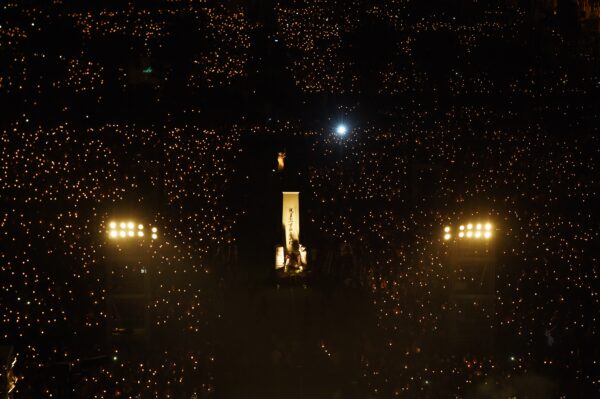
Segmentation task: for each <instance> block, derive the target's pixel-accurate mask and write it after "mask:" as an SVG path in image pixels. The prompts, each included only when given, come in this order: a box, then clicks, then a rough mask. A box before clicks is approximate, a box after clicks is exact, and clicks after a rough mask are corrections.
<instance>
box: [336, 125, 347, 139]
mask: <svg viewBox="0 0 600 399" xmlns="http://www.w3.org/2000/svg"><path fill="white" fill-rule="evenodd" d="M335 132H336V133H337V134H339V135H340V136H343V135H345V134H346V133H347V132H348V128H347V127H346V125H344V124H343V123H340V124H339V125H337V127H336V128H335Z"/></svg>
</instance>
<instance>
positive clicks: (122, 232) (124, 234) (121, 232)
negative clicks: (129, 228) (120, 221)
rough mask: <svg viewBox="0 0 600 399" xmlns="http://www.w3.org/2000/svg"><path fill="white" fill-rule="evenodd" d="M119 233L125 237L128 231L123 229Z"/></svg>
mask: <svg viewBox="0 0 600 399" xmlns="http://www.w3.org/2000/svg"><path fill="white" fill-rule="evenodd" d="M119 235H120V236H121V237H125V236H126V235H127V233H125V231H123V230H121V231H120V232H119Z"/></svg>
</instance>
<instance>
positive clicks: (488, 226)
mask: <svg viewBox="0 0 600 399" xmlns="http://www.w3.org/2000/svg"><path fill="white" fill-rule="evenodd" d="M485 229H486V230H487V231H490V230H491V229H492V224H491V223H486V224H485Z"/></svg>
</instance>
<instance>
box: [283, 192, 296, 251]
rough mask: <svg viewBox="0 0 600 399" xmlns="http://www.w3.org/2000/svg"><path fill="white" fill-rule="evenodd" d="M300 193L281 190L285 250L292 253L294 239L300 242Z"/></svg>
mask: <svg viewBox="0 0 600 399" xmlns="http://www.w3.org/2000/svg"><path fill="white" fill-rule="evenodd" d="M299 197H300V193H299V192H297V191H296V192H286V191H284V192H283V218H282V223H283V226H284V228H285V252H286V253H292V250H293V247H292V245H293V243H294V241H296V242H300V241H299V240H300V200H299Z"/></svg>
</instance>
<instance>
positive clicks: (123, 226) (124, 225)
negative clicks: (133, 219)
mask: <svg viewBox="0 0 600 399" xmlns="http://www.w3.org/2000/svg"><path fill="white" fill-rule="evenodd" d="M119 227H120V228H122V229H124V228H125V227H127V225H126V224H125V222H121V224H119Z"/></svg>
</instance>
